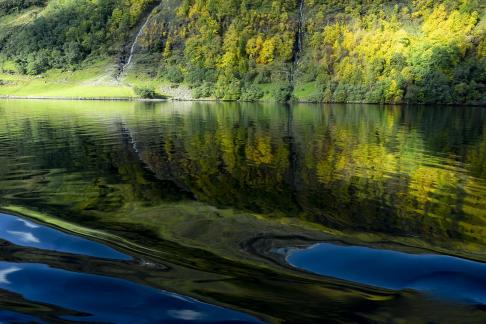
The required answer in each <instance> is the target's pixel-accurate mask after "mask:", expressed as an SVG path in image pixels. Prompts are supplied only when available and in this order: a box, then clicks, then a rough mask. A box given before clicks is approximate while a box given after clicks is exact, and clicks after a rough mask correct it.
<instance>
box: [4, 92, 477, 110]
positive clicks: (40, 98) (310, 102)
mask: <svg viewBox="0 0 486 324" xmlns="http://www.w3.org/2000/svg"><path fill="white" fill-rule="evenodd" d="M0 100H59V101H120V102H122V101H126V102H215V103H218V102H219V103H220V102H236V103H279V102H277V101H263V100H257V101H241V100H221V99H208V98H201V99H188V98H185V99H184V98H170V97H167V98H153V99H150V98H137V97H55V96H53V97H49V96H8V95H2V96H0ZM280 104H314V105H370V106H396V107H409V106H412V107H413V106H434V107H437V106H444V107H452V106H457V107H464V108H467V107H471V108H472V107H475V108H486V104H484V105H464V104H427V103H413V104H407V103H369V102H318V101H289V102H284V103H280Z"/></svg>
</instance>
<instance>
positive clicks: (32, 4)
mask: <svg viewBox="0 0 486 324" xmlns="http://www.w3.org/2000/svg"><path fill="white" fill-rule="evenodd" d="M14 3H15V4H17V5H15V4H14ZM157 5H158V7H157V9H155V10H154V11H153V12H151V10H152V8H154V7H155V6H157ZM485 12H486V4H484V1H480V0H477V1H476V0H461V1H451V0H441V1H429V0H405V1H384V0H379V1H358V0H345V1H334V0H292V1H290V0H259V1H257V0H242V1H236V0H209V1H203V0H183V1H177V0H159V1H152V0H97V1H88V0H81V1H73V0H50V1H41V0H24V1H20V2H19V1H12V0H3V1H2V0H0V66H1V67H2V69H3V71H4V72H8V73H13V74H27V75H39V74H44V73H45V72H46V71H48V70H51V69H58V70H59V69H60V70H70V71H71V70H74V71H75V70H82V69H85V68H86V66H90V65H92V64H93V62H99V61H100V60H105V61H107V62H111V63H110V66H111V67H108V68H106V69H105V70H104V73H105V74H107V75H108V74H109V75H111V77H114V76H115V75H116V71H117V70H119V65H120V64H122V63H124V62H125V61H126V49H127V48H132V47H133V46H132V45H133V44H132V42H133V40H134V39H135V34H136V33H137V32H138V31H139V30H140V29H139V28H140V26H142V24H143V23H144V22H146V24H143V26H144V28H143V30H142V31H141V35H140V36H141V37H138V38H137V44H135V45H136V46H135V47H133V48H135V49H136V53H135V55H134V60H133V63H132V64H131V65H130V66H129V67H128V68H127V73H126V74H124V76H125V79H124V81H125V83H128V84H130V85H141V84H145V85H147V84H149V85H150V86H156V87H157V88H159V92H161V91H162V92H165V91H169V92H170V91H172V90H171V89H174V88H176V87H179V89H190V92H189V93H191V94H192V97H195V98H201V97H212V98H219V99H226V100H238V99H240V100H261V99H263V100H277V101H286V100H289V99H291V98H294V99H297V100H301V101H324V102H371V103H383V102H388V103H446V104H452V103H456V104H486V13H485ZM26 15H27V16H28V17H27V18H25V16H26ZM20 17H24V18H23V19H20ZM147 18H148V20H147V21H145V19H147ZM16 20H17V25H15V28H14V27H12V21H16ZM18 20H21V21H22V20H23V21H22V22H19V21H18ZM9 24H10V25H9ZM19 30H20V31H19ZM117 63H118V67H117V65H116V64H117ZM48 75H49V73H48ZM169 85H171V86H169ZM161 89H163V90H161ZM188 91H189V90H188ZM188 91H186V92H188ZM6 92H8V91H6V90H5V91H2V90H1V89H0V93H6Z"/></svg>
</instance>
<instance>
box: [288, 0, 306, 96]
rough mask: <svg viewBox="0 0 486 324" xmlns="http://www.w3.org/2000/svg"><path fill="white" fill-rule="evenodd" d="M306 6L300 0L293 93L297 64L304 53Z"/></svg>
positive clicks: (291, 80) (293, 69)
mask: <svg viewBox="0 0 486 324" xmlns="http://www.w3.org/2000/svg"><path fill="white" fill-rule="evenodd" d="M304 5H305V0H299V14H298V22H297V35H296V41H295V49H294V55H293V57H292V65H291V67H290V78H289V79H290V80H289V81H290V86H291V87H292V91H293V89H294V88H295V72H296V70H297V64H298V63H299V60H300V55H301V52H302V45H303V42H304V20H305V17H304Z"/></svg>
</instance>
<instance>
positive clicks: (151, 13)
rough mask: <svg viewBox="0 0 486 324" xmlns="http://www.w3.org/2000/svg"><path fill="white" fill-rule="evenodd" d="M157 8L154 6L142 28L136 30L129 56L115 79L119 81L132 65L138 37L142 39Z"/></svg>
mask: <svg viewBox="0 0 486 324" xmlns="http://www.w3.org/2000/svg"><path fill="white" fill-rule="evenodd" d="M157 7H158V6H155V7H154V8H153V9H152V11H151V12H150V13H149V14H148V16H147V18H145V21H144V23H143V24H142V26H141V27H140V29H139V30H138V32H137V35H136V36H135V39H134V40H133V43H132V46H131V47H130V52H129V55H128V60H127V61H126V62H125V63H124V64H123V65H122V67H121V68H120V69H119V71H118V75H117V79H119V78H120V77H121V76H123V74H124V73H125V72H126V70H127V69H128V67H129V66H130V64H131V63H132V61H133V56H134V55H135V50H136V49H137V44H138V42H139V40H140V37H142V35H143V33H144V31H145V29H146V28H147V25H148V23H149V22H150V20H151V19H152V17H153V13H154V11H155V10H156V9H157Z"/></svg>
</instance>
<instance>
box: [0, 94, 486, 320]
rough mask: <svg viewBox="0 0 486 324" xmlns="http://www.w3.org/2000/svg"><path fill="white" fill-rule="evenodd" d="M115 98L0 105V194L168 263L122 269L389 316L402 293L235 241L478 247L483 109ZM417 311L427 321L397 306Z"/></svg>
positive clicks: (246, 299)
mask: <svg viewBox="0 0 486 324" xmlns="http://www.w3.org/2000/svg"><path fill="white" fill-rule="evenodd" d="M118 104H119V103H116V104H113V103H103V104H100V103H96V104H93V103H70V102H65V103H64V102H57V103H50V102H32V103H25V102H18V103H17V102H14V103H10V102H9V103H2V104H1V105H0V107H1V108H2V109H0V163H2V168H0V197H1V200H0V206H9V205H16V206H24V207H27V208H28V209H31V210H37V211H41V212H42V213H43V214H44V213H47V214H50V215H55V216H56V217H58V218H59V219H62V220H65V221H68V222H70V223H75V224H78V225H82V226H85V227H89V228H93V229H98V230H100V231H103V232H107V233H110V234H114V235H116V236H117V237H120V238H123V239H124V240H127V241H129V242H131V243H132V244H135V245H136V246H141V247H144V248H145V249H147V251H149V252H148V254H149V256H145V257H147V258H149V259H150V261H154V262H156V263H157V262H160V263H164V264H170V265H171V266H172V268H171V269H176V270H174V271H173V272H172V271H169V272H167V277H165V274H166V273H165V272H164V274H160V273H159V272H160V271H155V272H154V273H155V275H154V273H152V270H151V269H144V268H143V267H142V268H139V267H138V266H137V267H136V269H135V268H133V269H134V270H133V271H134V272H132V273H128V272H127V276H126V277H127V278H128V279H132V278H135V277H137V276H140V277H143V280H142V282H141V283H146V284H148V285H151V286H157V287H160V288H163V289H169V290H175V291H180V292H182V293H184V294H188V295H193V296H198V297H201V298H202V299H204V300H208V301H211V302H212V301H215V302H216V303H221V304H225V305H232V306H233V307H236V308H244V309H246V310H251V311H252V312H255V313H260V312H263V313H266V314H271V315H272V316H275V317H276V318H278V319H282V318H287V319H288V318H291V319H295V317H291V316H295V314H299V310H301V309H303V308H306V314H309V315H308V318H306V319H308V321H312V319H313V316H319V315H322V312H323V311H326V312H329V313H330V314H331V313H332V314H339V316H340V318H345V319H349V320H350V321H353V320H357V318H358V320H359V319H363V318H362V317H361V315H357V313H356V312H354V310H355V309H356V308H355V306H356V304H359V305H361V306H362V307H366V308H367V309H368V310H370V309H376V312H377V313H376V314H377V316H378V317H380V316H381V318H387V317H386V316H387V315H386V314H385V315H384V313H387V312H389V309H391V308H393V309H399V308H400V307H408V306H409V304H408V303H410V301H409V299H408V298H407V297H404V295H399V298H398V297H397V296H395V295H389V294H388V293H383V292H375V291H372V292H371V291H369V290H367V289H366V290H363V288H356V287H352V288H350V287H349V286H347V285H344V286H343V285H342V283H335V282H332V281H329V280H327V279H322V281H318V282H317V281H315V279H312V280H310V278H308V277H305V278H304V277H302V276H303V275H302V274H297V273H295V272H292V271H291V270H288V269H283V268H282V267H280V266H279V265H277V264H273V263H267V262H266V261H265V260H262V259H260V258H258V257H257V256H253V255H249V254H248V251H247V249H246V246H245V244H243V242H248V241H249V240H251V239H252V238H255V237H260V238H266V237H285V238H287V239H285V240H284V241H285V242H284V243H288V241H289V240H292V239H293V238H295V237H296V236H298V237H306V238H308V239H309V238H312V239H313V240H322V239H326V238H329V235H330V234H332V235H334V237H340V238H341V239H342V240H344V241H353V242H356V241H359V242H360V243H363V242H374V241H393V242H398V243H402V244H411V245H414V246H421V247H426V248H428V249H435V250H438V251H441V252H447V253H451V254H459V255H461V256H467V257H470V258H480V259H484V257H485V256H484V254H482V253H484V243H485V242H484V240H485V236H484V235H483V232H482V231H484V225H485V224H484V219H485V217H484V216H485V214H484V213H485V212H484V211H485V210H486V209H485V208H484V207H485V201H484V197H485V192H486V190H485V186H486V184H485V179H484V177H482V175H484V163H483V161H484V158H483V156H484V151H485V150H484V143H485V141H484V130H483V127H484V121H485V116H484V112H482V111H481V110H474V109H471V110H461V111H459V110H456V109H452V108H451V109H448V108H440V109H439V108H437V109H435V108H433V107H429V108H427V109H418V110H414V108H412V107H409V108H407V109H401V108H380V107H373V106H370V107H366V108H364V107H360V106H346V107H344V106H325V107H321V106H290V107H285V106H274V105H271V106H265V105H238V104H191V105H190V106H187V104H184V105H183V108H182V110H181V109H179V108H178V105H177V104H174V103H167V104H148V105H138V104H132V103H120V106H119V107H118V108H117V105H118ZM444 115H446V116H445V117H444ZM447 116H448V117H447ZM437 120H440V123H438V124H436V122H435V121H437ZM438 125H439V126H438ZM434 128H438V129H439V130H437V129H436V132H437V133H438V134H441V136H439V135H436V136H430V133H428V132H430V129H434ZM458 136H461V137H460V139H458ZM196 200H198V201H196ZM32 216H36V215H32ZM36 217H37V216H36ZM58 225H59V224H58ZM59 226H61V227H63V225H62V224H61V225H59ZM340 230H344V231H342V232H341V231H340ZM357 233H359V235H358V234H357ZM270 242H274V240H270ZM114 243H115V244H122V243H120V242H114ZM284 245H285V244H284ZM2 251H5V253H7V249H4V250H2ZM8 251H9V252H8V253H13V254H14V256H15V257H17V258H19V260H25V258H31V259H32V260H39V262H43V263H46V264H51V263H52V264H53V265H55V266H59V267H66V266H67V265H66V264H65V263H59V260H58V259H55V258H51V259H50V260H44V261H42V260H41V257H42V258H47V257H48V256H47V255H44V256H40V255H37V254H36V255H35V256H32V255H31V254H29V253H27V252H26V251H19V252H18V253H17V252H15V251H13V250H12V249H10V248H9V249H8ZM8 253H7V254H8ZM5 258H7V256H4V259H5ZM161 260H163V262H162V261H161ZM97 269H101V268H100V267H97ZM102 269H105V268H102ZM188 269H190V270H188ZM108 270H110V269H108ZM108 270H107V271H108ZM119 270H120V271H122V270H123V271H125V268H120V269H119ZM83 271H87V270H83ZM110 271H111V270H110ZM159 276H160V278H162V279H161V280H158V279H157V277H159ZM275 278H277V279H275ZM343 287H345V288H344V289H343ZM222 291H225V292H226V293H222ZM275 291H278V292H279V293H278V297H275ZM309 296H310V297H309ZM309 298H312V299H315V300H320V301H322V302H321V303H316V304H315V305H312V306H309V305H308V302H307V301H308V299H309ZM414 298H416V296H414ZM255 300H259V302H255ZM343 305H347V306H343ZM348 305H349V308H348V309H345V308H346V307H348ZM407 305H408V306H407ZM414 305H415V304H414ZM307 307H311V309H310V308H307ZM337 309H339V310H337ZM343 310H344V312H345V313H343ZM451 311H452V310H451ZM370 312H371V310H370ZM392 312H395V311H392ZM424 313H427V314H428V315H430V316H431V318H432V319H435V320H436V319H437V318H436V316H437V313H436V312H432V314H430V312H429V310H428V311H427V312H424V311H423V310H420V309H416V313H414V314H408V315H407V316H412V317H413V316H420V317H421V318H422V317H423V316H425V315H424ZM292 314H293V315H292ZM461 314H462V313H461ZM412 317H410V318H412ZM295 320H301V318H299V319H295Z"/></svg>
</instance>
